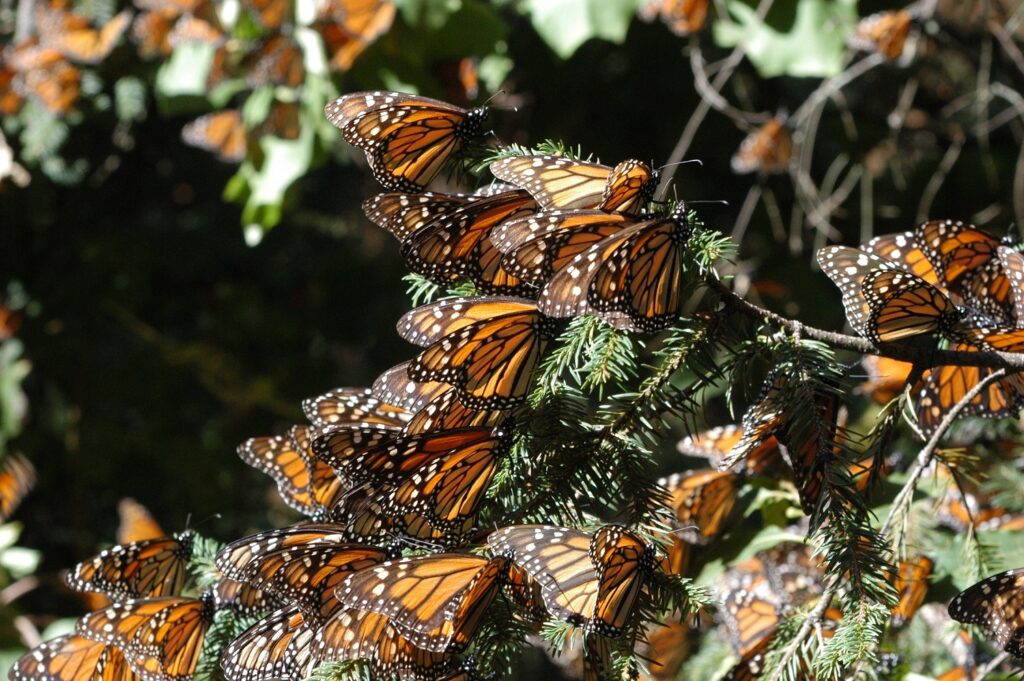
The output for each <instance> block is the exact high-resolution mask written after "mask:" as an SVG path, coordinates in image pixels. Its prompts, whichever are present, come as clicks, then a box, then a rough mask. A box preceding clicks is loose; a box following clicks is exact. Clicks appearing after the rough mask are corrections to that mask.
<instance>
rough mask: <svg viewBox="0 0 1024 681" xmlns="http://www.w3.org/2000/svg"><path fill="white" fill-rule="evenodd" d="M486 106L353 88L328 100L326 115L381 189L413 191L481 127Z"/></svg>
mask: <svg viewBox="0 0 1024 681" xmlns="http://www.w3.org/2000/svg"><path fill="white" fill-rule="evenodd" d="M487 112H488V109H487V107H485V106H482V107H477V108H476V109H463V108H461V107H458V106H454V105H452V104H447V103H445V102H440V101H438V100H436V99H430V98H427V97H418V96H416V95H409V94H405V93H401V92H355V93H352V94H349V95H345V96H344V97H341V98H339V99H336V100H334V101H333V102H331V103H329V104H328V105H327V107H326V109H325V113H326V114H327V119H328V120H329V121H330V122H331V123H333V124H334V125H335V126H336V127H338V128H340V129H341V132H342V135H343V136H344V138H345V141H346V142H348V143H349V144H351V145H353V146H356V147H359V148H360V149H362V150H363V151H364V152H366V160H367V162H368V163H369V165H370V170H371V171H373V176H374V177H375V178H376V179H377V181H378V182H380V183H381V185H383V186H384V188H385V189H389V190H393V191H405V192H418V191H420V190H421V189H423V188H424V187H426V186H427V184H429V183H430V181H431V180H432V179H434V177H435V176H436V175H437V174H438V173H439V172H440V171H441V170H442V169H443V168H444V167H445V165H446V164H447V163H448V161H449V160H450V159H452V158H453V157H455V156H456V155H457V154H458V153H459V152H461V151H463V150H465V149H466V148H467V146H468V145H469V144H470V143H471V142H472V141H473V140H474V138H476V137H477V136H478V135H479V134H480V133H481V131H482V129H483V123H484V120H485V119H486V117H487Z"/></svg>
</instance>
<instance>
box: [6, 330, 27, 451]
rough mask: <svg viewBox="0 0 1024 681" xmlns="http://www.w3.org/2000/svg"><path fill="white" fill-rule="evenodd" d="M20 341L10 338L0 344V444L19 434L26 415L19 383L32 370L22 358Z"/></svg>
mask: <svg viewBox="0 0 1024 681" xmlns="http://www.w3.org/2000/svg"><path fill="white" fill-rule="evenodd" d="M22 352H23V348H22V345H21V341H19V340H18V339H16V338H11V339H8V340H6V341H4V342H3V343H0V444H2V443H3V442H5V441H6V440H8V439H10V438H12V437H14V436H15V435H17V434H18V433H20V432H21V423H22V421H24V420H25V415H26V414H27V413H28V398H27V397H26V396H25V393H24V391H22V389H21V383H22V381H23V380H24V379H25V377H26V376H27V375H28V373H29V371H31V369H32V365H31V364H30V363H29V361H28V360H27V359H24V358H22V356H21V355H22Z"/></svg>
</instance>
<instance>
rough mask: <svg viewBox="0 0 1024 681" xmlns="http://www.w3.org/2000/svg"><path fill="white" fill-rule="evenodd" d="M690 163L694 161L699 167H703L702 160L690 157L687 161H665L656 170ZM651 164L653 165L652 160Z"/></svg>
mask: <svg viewBox="0 0 1024 681" xmlns="http://www.w3.org/2000/svg"><path fill="white" fill-rule="evenodd" d="M691 163H696V164H697V165H699V166H701V167H704V163H703V161H701V160H700V159H699V158H691V159H689V160H687V161H675V162H674V163H666V164H665V165H663V166H661V167H660V168H658V170H659V171H661V170H664V169H665V168H671V167H673V166H685V165H689V164H691ZM652 165H653V162H652Z"/></svg>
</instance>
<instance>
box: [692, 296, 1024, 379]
mask: <svg viewBox="0 0 1024 681" xmlns="http://www.w3.org/2000/svg"><path fill="white" fill-rule="evenodd" d="M707 284H708V286H710V287H711V289H712V290H714V291H715V292H716V293H718V294H719V295H720V296H721V297H722V299H723V300H724V302H725V304H726V306H727V307H728V308H729V309H731V310H734V311H736V312H739V313H741V314H744V315H746V316H748V317H752V318H754V319H760V320H762V321H766V322H770V323H772V324H775V325H777V326H780V327H782V328H784V329H786V330H787V331H789V332H790V333H796V332H797V331H799V333H801V334H802V335H803V337H804V338H808V339H811V340H816V341H820V342H822V343H827V344H828V345H830V346H832V347H833V348H837V349H841V350H850V351H852V352H859V353H860V354H862V355H879V356H881V357H889V358H891V359H898V360H900V361H903V362H910V363H912V364H916V365H918V366H920V367H922V368H929V367H935V366H976V367H986V368H990V369H1007V371H1013V372H1016V371H1019V370H1024V353H1008V352H991V351H985V350H979V351H977V352H964V351H961V350H933V349H929V348H921V347H918V346H913V345H905V344H903V343H882V344H880V345H875V344H874V343H872V342H871V341H869V340H868V339H866V338H861V337H859V336H847V335H846V334H842V333H836V332H834V331H825V330H823V329H818V328H815V327H813V326H808V325H806V324H803V323H801V322H798V321H795V320H792V319H788V318H787V317H783V316H782V315H780V314H777V313H775V312H772V311H771V310H766V309H764V308H761V307H758V306H757V305H754V304H753V303H751V302H748V301H746V300H744V299H743V298H740V297H739V296H737V295H736V294H735V293H733V292H732V291H731V290H729V287H728V286H726V285H725V284H724V283H722V282H721V281H719V280H718V279H716V278H709V279H708V280H707Z"/></svg>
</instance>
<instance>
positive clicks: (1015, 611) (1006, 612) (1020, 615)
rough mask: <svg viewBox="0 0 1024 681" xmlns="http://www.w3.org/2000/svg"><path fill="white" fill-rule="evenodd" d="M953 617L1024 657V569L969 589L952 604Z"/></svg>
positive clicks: (998, 644) (994, 576) (993, 578)
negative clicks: (974, 627) (983, 632)
mask: <svg viewBox="0 0 1024 681" xmlns="http://www.w3.org/2000/svg"><path fill="white" fill-rule="evenodd" d="M949 616H950V617H952V618H953V619H955V620H956V621H958V622H963V623H964V624H975V625H977V626H979V627H981V628H982V629H983V630H984V631H985V634H986V635H987V636H988V637H989V638H990V639H991V640H992V642H993V643H995V644H996V646H998V647H999V648H1001V649H1002V650H1005V651H1006V652H1008V653H1010V654H1011V655H1014V656H1016V657H1024V568H1017V569H1015V570H1008V571H1007V572H1001V573H999V574H997V575H992V576H991V577H988V578H987V579H983V580H981V581H980V582H978V583H977V584H975V585H973V586H970V587H968V588H967V589H965V590H964V591H962V592H961V593H960V594H959V595H958V596H957V597H956V598H954V599H953V600H952V601H951V602H950V604H949Z"/></svg>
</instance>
